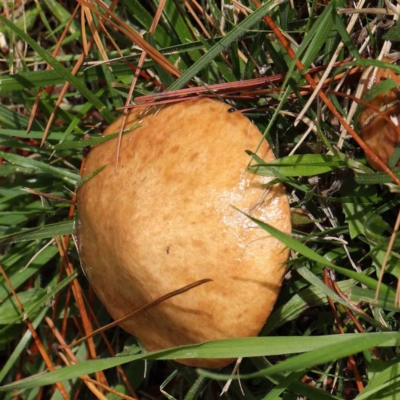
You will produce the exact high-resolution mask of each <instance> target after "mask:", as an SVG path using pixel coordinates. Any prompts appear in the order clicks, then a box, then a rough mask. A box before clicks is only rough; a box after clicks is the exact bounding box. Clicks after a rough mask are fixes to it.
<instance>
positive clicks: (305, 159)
mask: <svg viewBox="0 0 400 400" xmlns="http://www.w3.org/2000/svg"><path fill="white" fill-rule="evenodd" d="M345 166H346V164H345V163H344V162H343V161H342V160H341V159H340V158H338V157H337V156H329V155H323V154H304V155H293V156H289V157H282V158H279V159H277V160H275V161H270V162H268V163H262V164H257V165H251V166H250V167H248V170H249V171H250V172H252V173H255V174H257V175H265V176H276V174H275V171H277V172H279V173H280V174H282V175H283V176H289V177H291V176H315V175H320V174H324V173H326V172H330V171H333V170H334V169H338V168H344V167H345Z"/></svg>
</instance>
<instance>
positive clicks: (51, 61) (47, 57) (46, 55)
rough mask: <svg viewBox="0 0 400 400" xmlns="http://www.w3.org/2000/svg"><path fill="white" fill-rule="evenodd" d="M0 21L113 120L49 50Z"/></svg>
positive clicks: (15, 27)
mask: <svg viewBox="0 0 400 400" xmlns="http://www.w3.org/2000/svg"><path fill="white" fill-rule="evenodd" d="M0 21H1V22H2V23H3V24H4V25H6V26H7V27H8V28H9V29H11V30H12V31H13V32H14V33H15V34H16V35H18V36H19V37H20V38H21V39H22V40H24V41H25V42H26V43H28V44H29V46H31V47H32V49H34V50H35V51H36V52H37V53H38V54H39V55H40V56H41V57H42V58H43V60H45V61H46V62H47V63H48V64H49V65H51V66H52V67H53V68H54V69H55V70H56V71H57V72H58V73H59V74H60V75H61V76H63V77H64V79H66V80H67V81H68V82H69V83H71V85H73V86H74V87H75V89H76V90H78V91H79V93H81V95H82V96H83V97H85V98H86V99H87V100H88V101H89V102H91V103H92V104H93V105H94V106H95V107H96V108H97V110H98V111H99V112H100V114H101V115H102V116H103V117H104V119H105V120H106V121H107V122H112V121H113V120H114V116H113V114H112V113H111V112H110V111H109V110H108V109H107V107H106V106H105V105H104V104H103V103H102V102H101V101H100V100H99V98H98V97H96V96H95V95H94V94H93V93H92V92H91V91H90V90H89V89H88V88H87V87H86V85H85V84H84V83H83V82H82V81H81V80H79V79H78V78H76V77H75V76H73V75H72V74H71V73H70V72H69V71H68V70H67V69H66V68H65V67H64V66H63V65H62V64H61V63H60V62H59V61H57V59H55V58H54V57H52V56H51V55H50V54H49V52H47V51H46V50H45V49H43V47H41V46H39V45H38V44H37V43H36V41H35V40H33V39H32V38H31V37H30V36H29V35H27V34H26V33H25V32H24V31H23V30H21V29H19V28H18V27H17V26H16V25H15V24H13V23H12V22H11V21H9V20H8V19H7V18H4V17H3V16H2V15H0Z"/></svg>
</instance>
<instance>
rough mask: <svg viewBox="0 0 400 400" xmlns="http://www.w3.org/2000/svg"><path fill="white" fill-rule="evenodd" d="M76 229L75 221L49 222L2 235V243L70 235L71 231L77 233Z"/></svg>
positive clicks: (0, 242)
mask: <svg viewBox="0 0 400 400" xmlns="http://www.w3.org/2000/svg"><path fill="white" fill-rule="evenodd" d="M75 230H76V227H75V221H63V222H58V223H56V224H47V225H43V226H39V227H37V228H29V229H24V230H21V231H19V232H15V233H10V234H9V235H5V236H2V237H0V244H9V243H17V242H25V241H28V240H38V239H46V238H52V237H56V236H63V235H69V234H71V233H75Z"/></svg>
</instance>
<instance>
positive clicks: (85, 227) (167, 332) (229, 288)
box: [78, 99, 291, 368]
mask: <svg viewBox="0 0 400 400" xmlns="http://www.w3.org/2000/svg"><path fill="white" fill-rule="evenodd" d="M121 121H122V118H119V119H117V120H116V121H115V122H114V123H112V124H111V125H110V126H109V127H108V129H106V131H105V135H107V134H110V133H113V132H118V130H119V127H120V124H121ZM138 121H141V125H140V127H139V128H137V129H135V130H133V131H132V132H129V133H127V134H125V135H124V136H123V138H122V145H121V157H120V161H119V164H118V169H117V171H116V170H115V168H114V165H115V154H116V151H117V140H116V139H113V140H110V141H108V142H106V143H103V144H100V145H98V146H96V147H94V148H93V149H92V150H91V151H90V153H89V155H88V158H87V161H86V167H85V171H84V173H83V176H84V177H85V176H86V177H87V176H89V175H90V174H92V173H93V172H94V171H96V170H97V169H99V168H100V167H102V166H104V165H106V168H104V169H103V170H102V171H101V172H100V173H99V174H97V175H95V176H94V177H92V178H91V179H89V180H88V181H87V182H86V183H84V184H83V185H82V186H81V188H80V189H79V191H78V210H79V219H80V221H79V232H78V233H79V243H80V245H79V247H80V256H81V260H82V266H83V269H84V271H85V273H86V275H87V278H88V279H89V281H90V283H91V285H93V287H94V290H95V292H96V293H97V295H98V297H99V298H100V300H101V301H102V302H103V304H104V305H105V307H106V308H107V310H108V311H109V313H110V314H111V316H112V317H113V318H114V319H120V318H122V317H124V316H126V315H127V314H129V313H131V312H132V311H134V310H136V309H138V308H140V307H142V306H143V305H145V304H147V303H149V302H151V301H154V300H156V299H157V298H160V297H161V296H164V295H165V294H167V293H169V292H172V291H175V290H177V289H179V288H181V287H183V286H185V285H188V284H191V283H193V282H195V281H198V280H201V279H211V280H212V281H211V282H209V283H206V284H204V285H201V286H198V287H195V288H193V289H192V290H189V291H187V292H185V293H183V294H181V295H179V296H176V297H173V298H170V299H168V300H166V301H164V302H162V303H160V304H157V305H155V306H154V307H151V308H149V309H147V310H145V311H143V312H140V313H138V314H137V315H135V316H133V317H132V318H129V319H128V320H125V321H124V322H122V323H121V324H120V325H121V326H122V328H124V329H125V330H126V331H128V332H129V333H131V334H132V335H134V336H136V337H137V338H139V339H140V340H141V342H142V343H143V345H144V346H145V347H146V348H147V349H148V350H150V351H153V350H160V349H165V348H170V347H175V346H181V345H189V344H196V343H203V342H205V341H211V340H217V339H226V338H238V337H250V336H256V335H257V334H258V333H259V332H260V330H261V329H262V327H263V325H264V324H265V321H266V319H267V317H268V316H269V314H270V312H271V310H272V307H273V306H274V303H275V301H276V298H277V296H278V293H279V290H280V287H281V282H282V279H283V276H284V274H285V270H286V265H285V262H286V260H287V257H288V250H287V249H286V248H285V246H284V245H283V244H282V243H281V242H280V241H279V240H277V239H275V238H274V237H272V236H270V235H269V234H267V233H266V232H265V231H264V230H262V229H261V228H259V227H258V226H257V225H256V224H255V223H254V222H253V221H252V220H251V219H249V218H248V217H247V216H246V215H245V214H244V213H246V214H249V215H251V216H252V217H254V218H257V219H259V220H261V221H264V222H266V223H268V224H270V225H272V226H274V227H275V228H277V229H280V230H281V231H283V232H286V233H289V232H290V231H291V223H290V213H289V204H288V200H287V197H286V195H285V190H284V187H283V186H282V185H281V184H275V185H271V186H266V185H265V184H266V183H268V182H269V181H270V179H271V178H268V177H262V176H258V175H254V174H251V173H250V172H247V171H246V167H247V166H248V164H249V162H250V161H251V159H250V157H249V156H248V154H246V152H245V150H246V149H250V150H253V151H254V150H256V149H257V147H258V145H260V147H259V150H258V152H257V154H258V155H259V156H260V157H262V158H263V159H264V160H265V161H271V160H273V159H274V156H273V153H272V151H271V148H270V147H269V145H268V144H267V142H266V141H264V140H263V139H262V135H261V133H260V131H259V130H258V129H257V127H256V126H255V125H254V124H253V123H252V122H250V121H249V120H248V119H247V118H246V117H245V116H244V115H242V114H241V113H240V112H238V111H236V110H234V109H232V108H231V107H230V106H228V105H226V104H224V103H221V102H219V101H215V100H210V99H200V100H195V101H185V102H181V103H178V104H174V105H170V106H163V107H161V109H160V110H158V111H157V112H153V113H152V114H151V115H147V116H143V117H141V114H140V113H138V112H137V111H132V112H131V113H130V114H129V116H128V118H127V124H126V128H128V127H130V126H132V125H133V124H135V123H137V122H138ZM239 210H241V211H243V213H242V212H240V211H239ZM231 361H232V360H230V359H186V360H182V361H181V362H183V363H184V364H187V365H192V366H201V367H208V368H219V367H222V366H225V365H227V364H229V363H230V362H231Z"/></svg>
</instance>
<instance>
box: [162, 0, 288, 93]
mask: <svg viewBox="0 0 400 400" xmlns="http://www.w3.org/2000/svg"><path fill="white" fill-rule="evenodd" d="M283 1H284V0H269V1H266V2H265V3H264V4H263V6H262V7H260V8H259V9H257V10H256V11H254V12H253V13H251V14H250V15H249V16H248V17H246V18H245V19H244V20H243V21H242V22H240V23H239V24H238V25H236V27H235V28H233V29H232V30H231V31H230V32H229V33H228V34H227V35H226V36H224V37H223V38H222V39H221V40H220V41H219V42H218V43H216V44H215V45H214V46H212V47H211V49H210V50H209V51H208V52H207V53H206V54H204V55H203V56H202V57H201V58H200V59H199V60H198V61H196V62H195V63H194V64H193V65H191V66H190V67H189V68H188V69H187V70H186V71H185V72H184V73H183V74H182V76H181V77H180V78H178V79H177V80H176V81H175V82H174V83H173V84H172V85H171V86H169V87H168V89H167V90H168V91H170V90H177V89H181V88H182V87H183V86H185V85H186V84H187V83H188V82H189V81H190V80H191V79H192V78H194V77H195V76H196V75H197V74H198V73H199V72H200V71H201V70H202V69H203V68H204V67H206V66H207V65H208V64H210V63H211V61H213V60H214V58H215V57H217V55H218V54H220V53H221V51H223V50H224V49H225V48H226V47H228V46H229V45H230V44H231V43H232V42H234V41H235V40H237V39H239V38H240V37H241V36H242V35H243V34H244V33H245V32H246V31H247V30H248V29H250V28H251V27H252V26H254V25H255V24H257V23H258V22H260V20H261V18H262V17H264V15H265V14H267V13H269V12H270V11H271V10H272V9H273V8H274V7H276V6H277V5H279V4H281V3H282V2H283Z"/></svg>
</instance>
